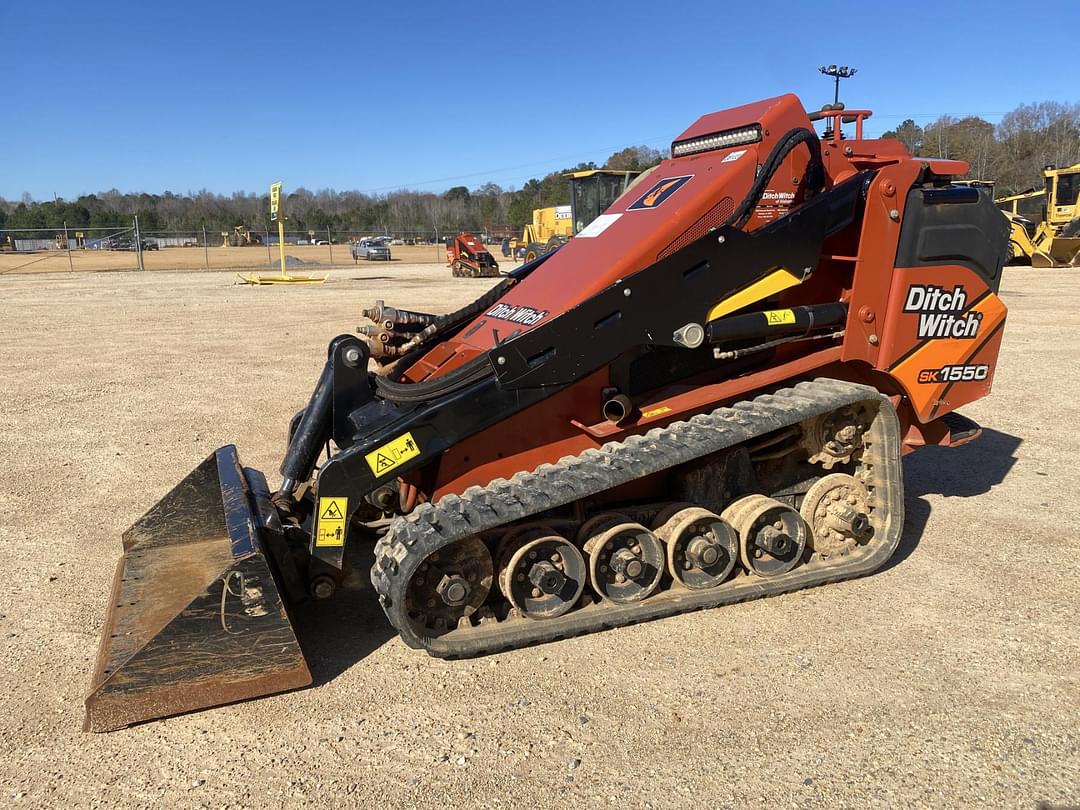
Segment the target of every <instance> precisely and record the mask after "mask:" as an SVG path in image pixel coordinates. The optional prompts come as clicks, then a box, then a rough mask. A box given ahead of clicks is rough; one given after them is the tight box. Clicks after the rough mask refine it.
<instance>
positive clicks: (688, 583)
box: [653, 506, 739, 590]
mask: <svg viewBox="0 0 1080 810" xmlns="http://www.w3.org/2000/svg"><path fill="white" fill-rule="evenodd" d="M661 519H663V521H664V522H663V523H662V524H661V523H659V521H660V520H661ZM653 528H654V529H655V530H656V535H657V537H659V538H660V539H661V540H662V541H663V542H664V544H665V545H666V546H667V564H668V572H669V573H670V574H671V578H672V579H674V580H675V581H676V582H677V583H679V584H680V585H683V586H684V587H686V588H690V589H692V590H700V589H702V588H713V587H715V586H717V585H719V584H720V583H721V582H723V581H724V580H725V579H727V577H728V575H729V574H730V573H731V569H732V568H734V567H735V560H736V559H737V558H738V556H739V550H738V549H739V538H738V536H737V535H736V534H735V530H734V529H732V528H731V526H729V525H728V524H727V523H725V522H724V521H723V519H721V517H720V516H719V515H717V514H714V513H713V512H710V511H709V510H708V509H702V508H700V507H697V506H691V507H684V508H682V509H679V510H678V511H676V512H675V513H674V514H670V513H669V514H665V513H664V512H661V513H660V515H658V516H657V523H655V524H654V525H653Z"/></svg>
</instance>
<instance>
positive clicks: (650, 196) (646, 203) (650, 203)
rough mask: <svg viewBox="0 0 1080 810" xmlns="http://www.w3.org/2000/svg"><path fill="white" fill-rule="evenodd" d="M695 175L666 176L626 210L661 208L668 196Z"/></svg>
mask: <svg viewBox="0 0 1080 810" xmlns="http://www.w3.org/2000/svg"><path fill="white" fill-rule="evenodd" d="M693 176H694V175H692V174H686V175H683V176H682V177H665V178H664V179H663V180H657V181H656V185H654V186H653V187H652V188H650V189H649V190H648V191H646V192H645V193H644V194H642V195H641V196H640V197H638V198H637V200H636V201H635V202H634V203H633V204H632V205H631V206H630V207H629V208H627V209H626V210H627V211H649V210H651V209H653V208H659V207H660V206H661V205H663V203H664V201H665V200H666V199H667V198H668V197H670V196H671V195H672V194H674V193H675V192H676V191H678V190H679V189H680V188H682V187H683V186H685V185H686V184H687V183H688V182H689V181H690V178H692V177H693Z"/></svg>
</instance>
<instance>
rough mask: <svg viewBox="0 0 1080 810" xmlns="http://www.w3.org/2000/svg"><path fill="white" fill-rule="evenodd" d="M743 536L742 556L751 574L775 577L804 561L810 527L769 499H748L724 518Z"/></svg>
mask: <svg viewBox="0 0 1080 810" xmlns="http://www.w3.org/2000/svg"><path fill="white" fill-rule="evenodd" d="M720 517H721V518H722V519H723V520H725V521H727V523H728V524H730V525H731V527H732V528H733V529H734V530H735V531H736V532H737V533H738V535H739V555H740V557H741V558H742V564H743V566H745V567H746V570H747V571H750V572H751V573H754V574H758V575H760V576H763V577H774V576H778V575H779V574H784V573H787V572H788V571H790V570H791V569H792V568H794V567H795V566H796V565H797V564H798V562H799V560H800V559H801V558H802V554H803V549H805V548H806V541H807V540H808V539H809V537H810V527H809V526H808V525H807V524H806V521H805V520H803V518H802V515H800V514H799V513H798V512H796V511H795V510H794V509H792V508H791V507H790V506H788V505H787V504H784V503H781V502H780V501H777V500H775V499H773V498H769V497H767V496H765V495H747V496H746V497H745V498H740V499H739V500H737V501H735V503H733V504H731V505H730V506H729V507H728V508H727V509H725V510H724V511H723V514H721V516H720Z"/></svg>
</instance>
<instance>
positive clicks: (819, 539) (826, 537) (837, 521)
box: [799, 473, 873, 558]
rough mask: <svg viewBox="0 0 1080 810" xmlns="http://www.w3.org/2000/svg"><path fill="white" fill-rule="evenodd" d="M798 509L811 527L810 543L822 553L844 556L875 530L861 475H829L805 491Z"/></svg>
mask: <svg viewBox="0 0 1080 810" xmlns="http://www.w3.org/2000/svg"><path fill="white" fill-rule="evenodd" d="M799 513H800V514H801V515H802V516H803V519H804V520H805V521H806V522H807V523H808V524H809V526H810V529H811V536H810V547H811V548H813V549H814V551H815V552H817V553H818V554H820V555H821V556H822V557H825V558H828V557H842V556H844V555H845V554H847V553H849V552H851V551H853V550H854V549H855V548H856V547H857V546H858V545H859V544H860V543H863V542H865V541H866V540H868V539H869V538H870V535H871V534H872V533H873V528H872V527H871V525H870V494H869V493H868V492H867V490H866V487H865V486H864V485H863V484H862V482H860V481H859V480H858V479H856V478H854V477H852V476H850V475H846V474H844V473H834V474H832V475H826V476H825V477H824V478H822V479H820V480H819V481H817V482H816V483H815V484H814V485H813V486H812V487H810V489H809V490H807V492H806V496H805V497H804V498H803V502H802V507H801V508H800V509H799Z"/></svg>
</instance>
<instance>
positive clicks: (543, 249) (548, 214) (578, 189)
mask: <svg viewBox="0 0 1080 810" xmlns="http://www.w3.org/2000/svg"><path fill="white" fill-rule="evenodd" d="M640 174H641V172H638V171H631V170H623V169H588V170H586V171H580V172H570V173H568V174H566V175H564V176H565V177H567V178H568V179H569V180H570V205H553V206H549V207H548V208H535V209H533V221H532V222H531V223H529V224H528V225H526V226H525V228H524V230H523V232H522V235H521V239H513V240H511V242H510V249H511V251H512V252H513V256H514V257H515V258H524V260H525V261H526V262H531V261H532V260H533V259H535V258H537V257H538V256H543V255H544V254H545V253H550V252H551V251H553V250H555V249H556V248H558V247H560V246H561V245H564V244H566V242H567V241H568V240H569V239H570V237H572V236H573V235H574V234H576V233H580V232H581V230H582V228H584V227H585V226H586V225H588V224H589V223H590V222H592V221H593V220H594V219H596V218H597V217H598V216H599V215H600V214H602V213H603V212H604V211H605V210H607V208H608V207H609V206H610V205H611V204H612V203H613V202H615V200H617V199H618V198H619V197H620V196H621V195H622V193H623V192H624V191H626V189H628V188H629V187H630V186H631V184H632V183H633V181H634V179H635V178H636V177H637V176H638V175H640ZM522 246H524V252H523V255H522V256H520V257H519V256H518V251H519V248H521V247H522Z"/></svg>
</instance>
